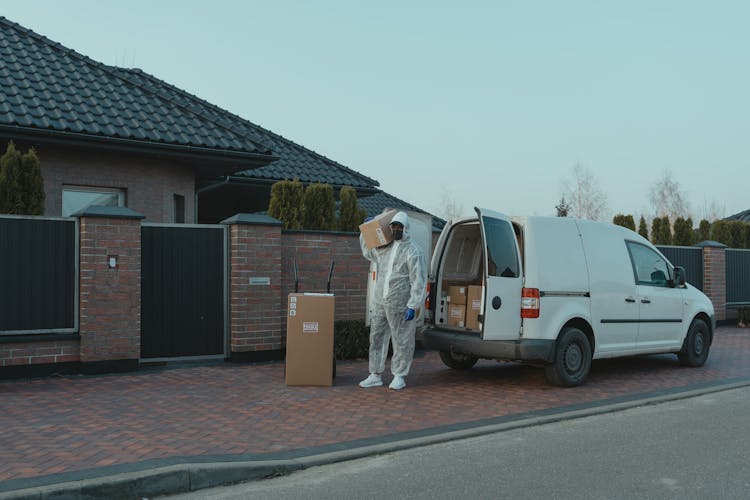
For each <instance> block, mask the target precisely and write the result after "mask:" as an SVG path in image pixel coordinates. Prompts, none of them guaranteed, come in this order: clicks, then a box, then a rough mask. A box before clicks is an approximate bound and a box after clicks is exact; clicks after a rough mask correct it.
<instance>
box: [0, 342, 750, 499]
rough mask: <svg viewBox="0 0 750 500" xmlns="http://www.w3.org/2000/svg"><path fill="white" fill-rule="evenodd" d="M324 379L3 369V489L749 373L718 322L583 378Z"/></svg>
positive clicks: (218, 369)
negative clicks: (303, 383)
mask: <svg viewBox="0 0 750 500" xmlns="http://www.w3.org/2000/svg"><path fill="white" fill-rule="evenodd" d="M337 372H338V375H337V378H336V380H335V384H334V386H333V387H287V386H286V385H284V365H283V364H281V363H271V364H262V365H234V364H229V363H217V364H211V365H201V366H179V367H171V368H158V369H143V370H141V371H138V372H134V373H129V374H117V375H102V376H63V377H49V378H44V379H31V380H11V381H7V380H6V381H0V491H8V490H12V489H18V488H22V487H29V486H34V485H40V484H52V483H57V482H62V481H70V480H76V479H81V478H87V477H97V476H102V475H108V474H113V473H118V472H125V471H132V470H140V469H143V468H146V467H154V466H157V465H166V464H172V463H185V462H191V461H230V460H255V459H264V460H269V459H283V458H293V457H301V456H307V455H312V454H316V453H320V452H324V451H334V450H341V449H346V448H352V447H356V446H362V445H364V444H374V443H382V442H388V441H393V440H398V439H404V438H406V437H415V436H420V435H428V434H435V433H440V432H445V431H446V430H449V429H450V430H453V429H462V428H469V427H473V426H480V425H487V424H489V423H496V422H501V421H504V420H513V419H521V418H526V417H528V416H530V415H533V414H535V413H536V414H538V413H539V412H550V411H564V410H569V409H573V408H582V407H590V406H596V405H603V404H607V403H611V402H616V401H621V400H625V399H633V398H642V397H646V396H653V395H655V394H659V393H664V392H670V391H687V390H691V389H695V388H699V387H705V386H711V385H722V384H727V383H730V382H737V381H744V380H748V381H750V330H747V329H737V328H733V327H723V328H720V329H719V330H718V332H717V335H716V338H715V341H714V345H713V346H712V350H711V355H710V356H709V360H708V363H707V364H706V365H705V366H704V367H702V368H698V369H694V368H684V367H681V366H679V365H678V363H677V360H676V357H675V356H673V355H670V356H648V357H640V358H631V359H626V360H602V361H597V362H594V364H593V367H592V371H591V374H590V378H589V380H588V381H587V383H586V384H585V385H583V386H581V387H576V388H571V389H562V388H557V387H552V386H549V385H547V383H546V382H545V380H544V373H543V370H541V369H539V368H532V367H526V366H523V365H518V364H514V363H495V362H490V361H482V362H480V363H479V364H477V366H476V367H475V368H473V369H472V370H469V371H466V372H459V371H454V370H450V369H448V368H446V367H445V366H444V365H443V364H442V362H441V361H440V359H439V357H438V356H437V354H436V353H434V352H424V353H418V356H417V358H416V359H415V362H414V365H413V368H412V372H411V374H410V375H409V377H408V379H407V380H408V387H407V388H406V389H405V390H403V391H400V392H397V391H389V390H387V389H386V388H385V387H382V388H372V389H361V388H359V387H358V386H357V382H358V381H359V380H360V379H361V378H364V377H365V376H366V375H367V373H366V372H367V363H366V362H365V361H353V362H339V363H338V368H337Z"/></svg>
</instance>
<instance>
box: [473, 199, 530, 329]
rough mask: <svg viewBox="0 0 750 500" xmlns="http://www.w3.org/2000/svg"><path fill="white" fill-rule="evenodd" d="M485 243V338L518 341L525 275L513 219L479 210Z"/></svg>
mask: <svg viewBox="0 0 750 500" xmlns="http://www.w3.org/2000/svg"><path fill="white" fill-rule="evenodd" d="M474 210H476V212H477V215H478V216H479V220H480V221H481V224H480V226H481V230H482V240H483V243H484V269H485V278H484V279H485V286H484V298H483V301H484V304H483V305H484V308H483V311H484V312H483V320H484V322H483V328H482V338H483V339H484V340H515V339H517V338H518V337H519V335H520V330H521V292H522V289H523V273H522V269H521V259H520V252H519V248H518V241H517V240H516V235H515V232H514V230H513V224H512V223H511V221H510V219H509V218H508V217H507V216H505V215H503V214H501V213H499V212H493V211H492V210H487V209H484V208H482V209H480V208H475V209H474Z"/></svg>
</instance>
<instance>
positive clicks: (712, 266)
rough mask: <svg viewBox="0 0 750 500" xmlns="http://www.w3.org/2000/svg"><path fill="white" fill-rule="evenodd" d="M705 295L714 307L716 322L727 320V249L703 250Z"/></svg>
mask: <svg viewBox="0 0 750 500" xmlns="http://www.w3.org/2000/svg"><path fill="white" fill-rule="evenodd" d="M703 293H705V294H706V296H708V298H709V299H711V302H712V303H713V305H714V311H715V314H716V321H724V320H725V319H727V309H726V303H727V277H726V247H724V246H723V245H722V246H721V247H715V246H714V247H712V246H705V247H704V248H703Z"/></svg>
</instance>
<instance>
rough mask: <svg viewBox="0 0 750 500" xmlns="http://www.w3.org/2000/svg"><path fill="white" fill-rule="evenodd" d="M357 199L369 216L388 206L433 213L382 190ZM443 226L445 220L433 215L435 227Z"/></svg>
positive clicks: (439, 228) (438, 229) (436, 228)
mask: <svg viewBox="0 0 750 500" xmlns="http://www.w3.org/2000/svg"><path fill="white" fill-rule="evenodd" d="M357 201H358V202H359V206H360V207H362V208H364V209H365V211H366V212H367V215H368V217H372V216H375V215H377V214H379V213H382V212H383V210H385V209H386V208H393V209H396V210H409V211H412V212H421V213H423V214H429V215H432V214H430V213H429V212H427V211H426V210H422V209H421V208H419V207H416V206H414V205H412V204H411V203H407V202H405V201H404V200H401V199H399V198H396V197H395V196H392V195H390V194H388V193H385V192H382V191H381V192H379V193H376V194H374V195H372V196H367V197H365V198H358V199H357ZM443 226H445V221H444V220H443V219H441V218H439V217H435V216H434V215H433V217H432V227H433V229H434V230H437V231H440V230H441V229H442V228H443Z"/></svg>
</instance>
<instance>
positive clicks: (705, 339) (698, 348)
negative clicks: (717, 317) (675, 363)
mask: <svg viewBox="0 0 750 500" xmlns="http://www.w3.org/2000/svg"><path fill="white" fill-rule="evenodd" d="M710 347H711V335H710V333H709V330H708V325H707V324H706V322H705V321H703V320H702V319H694V320H693V322H692V323H691V324H690V328H689V329H688V332H687V335H686V336H685V340H684V341H683V342H682V350H681V351H680V352H679V353H677V358H678V359H679V360H680V364H682V365H684V366H692V367H697V366H703V364H704V363H705V362H706V359H708V350H709V348H710Z"/></svg>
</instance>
